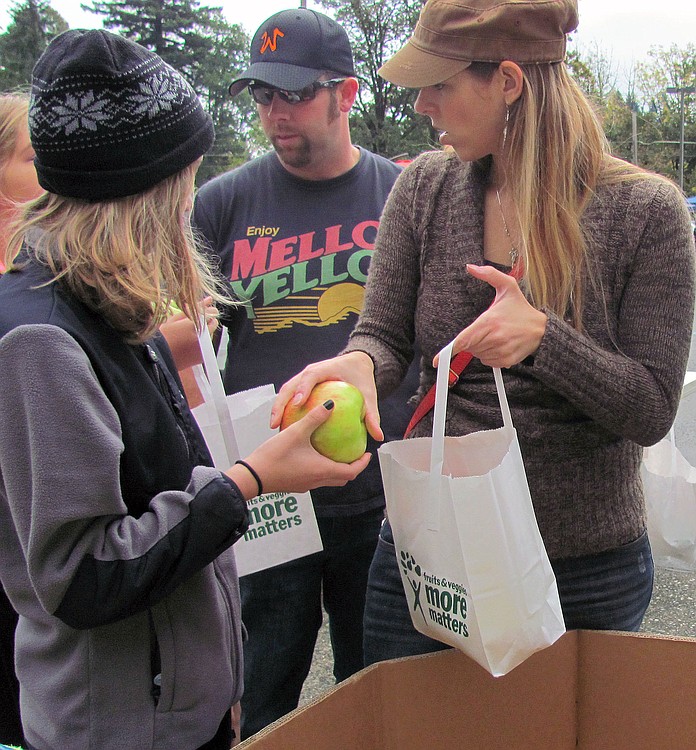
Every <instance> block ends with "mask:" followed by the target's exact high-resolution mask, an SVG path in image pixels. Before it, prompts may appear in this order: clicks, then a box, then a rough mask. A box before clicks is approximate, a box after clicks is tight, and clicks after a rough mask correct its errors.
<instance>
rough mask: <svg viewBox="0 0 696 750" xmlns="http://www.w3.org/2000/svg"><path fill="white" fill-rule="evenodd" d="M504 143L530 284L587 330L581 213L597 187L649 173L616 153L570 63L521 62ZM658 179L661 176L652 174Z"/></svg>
mask: <svg viewBox="0 0 696 750" xmlns="http://www.w3.org/2000/svg"><path fill="white" fill-rule="evenodd" d="M520 67H521V68H522V70H523V73H524V88H523V92H522V95H521V96H520V98H519V99H518V100H517V101H516V102H515V103H514V104H513V105H512V106H511V108H510V117H509V122H508V125H507V134H506V139H505V141H506V142H505V145H504V149H505V151H504V158H505V159H506V173H507V175H508V180H507V188H508V190H509V191H510V193H511V195H512V198H513V201H514V204H515V206H516V208H517V212H518V218H519V222H520V228H521V232H522V242H521V245H522V248H523V254H524V258H523V261H524V264H525V284H526V287H525V290H526V292H527V294H528V295H529V298H530V301H531V302H532V304H533V305H534V306H535V307H537V308H542V307H544V308H547V309H549V310H551V311H553V312H554V313H556V314H557V315H559V316H561V317H568V318H569V320H570V321H571V323H572V325H573V326H574V327H576V328H578V329H582V310H583V301H584V291H585V290H584V279H585V278H586V276H587V272H588V270H589V269H588V267H587V252H586V244H585V238H584V236H583V232H582V226H581V223H580V219H581V216H582V213H583V211H584V210H585V208H586V206H587V204H588V202H589V201H590V199H591V198H592V196H593V194H594V192H595V190H596V188H597V186H598V185H599V184H601V183H609V182H620V181H623V180H631V179H636V178H640V177H645V178H647V177H648V176H649V174H650V173H648V172H645V171H644V170H642V169H639V168H638V167H635V166H634V165H632V164H628V163H627V162H623V161H621V160H619V159H615V158H613V157H612V156H611V154H610V148H609V144H608V142H607V139H606V137H605V135H604V131H603V128H602V125H601V123H600V121H599V119H598V117H597V116H596V114H595V112H594V110H593V108H592V106H591V105H590V103H589V101H588V100H587V98H586V97H585V95H584V94H583V92H582V91H581V89H580V88H579V86H578V85H577V83H576V82H575V81H574V80H573V78H572V77H571V75H570V73H569V72H568V70H567V68H566V66H565V64H563V63H559V64H544V65H521V66H520ZM654 177H655V178H657V176H654Z"/></svg>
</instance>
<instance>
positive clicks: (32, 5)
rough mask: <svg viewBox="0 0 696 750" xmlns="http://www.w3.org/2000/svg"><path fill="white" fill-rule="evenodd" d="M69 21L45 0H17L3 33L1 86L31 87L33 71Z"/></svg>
mask: <svg viewBox="0 0 696 750" xmlns="http://www.w3.org/2000/svg"><path fill="white" fill-rule="evenodd" d="M67 28H68V24H67V23H66V22H65V21H64V20H63V18H62V17H61V16H60V15H59V14H58V13H56V11H55V10H53V8H51V7H50V5H49V4H48V2H46V1H45V0H24V2H16V3H15V4H14V5H13V6H12V7H11V9H10V22H9V23H8V25H7V30H6V31H5V32H4V33H3V34H0V90H2V91H9V90H12V89H18V88H20V89H28V88H29V86H30V85H31V71H32V69H33V68H34V64H35V63H36V61H37V60H38V59H39V57H40V56H41V53H42V52H43V51H44V50H45V49H46V47H47V46H48V43H49V42H50V41H51V39H52V38H53V37H54V36H56V35H57V34H60V33H61V32H63V31H65V30H66V29H67Z"/></svg>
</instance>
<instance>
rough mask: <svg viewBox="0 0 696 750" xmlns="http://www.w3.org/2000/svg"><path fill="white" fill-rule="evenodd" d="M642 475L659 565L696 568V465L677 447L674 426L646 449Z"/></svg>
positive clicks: (654, 548) (654, 556) (652, 547)
mask: <svg viewBox="0 0 696 750" xmlns="http://www.w3.org/2000/svg"><path fill="white" fill-rule="evenodd" d="M641 477H642V479H643V489H644V492H645V504H646V507H647V514H648V538H649V539H650V547H651V549H652V555H653V560H654V561H655V565H656V566H657V567H659V568H667V569H670V570H683V571H690V572H693V571H696V468H695V467H693V466H692V465H691V464H690V463H689V462H688V461H687V460H686V458H685V457H684V456H683V455H682V453H681V451H680V450H679V448H677V445H676V441H675V435H674V430H671V431H670V434H669V435H668V437H666V438H663V439H662V440H660V442H659V443H657V445H653V446H651V447H649V448H646V449H645V450H644V451H643V463H642V465H641Z"/></svg>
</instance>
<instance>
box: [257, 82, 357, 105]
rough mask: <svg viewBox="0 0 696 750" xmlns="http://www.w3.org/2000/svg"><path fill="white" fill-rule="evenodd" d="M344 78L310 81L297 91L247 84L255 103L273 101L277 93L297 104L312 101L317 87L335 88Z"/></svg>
mask: <svg viewBox="0 0 696 750" xmlns="http://www.w3.org/2000/svg"><path fill="white" fill-rule="evenodd" d="M345 80H346V79H345V78H332V79H331V80H330V81H314V83H310V84H309V86H305V87H304V88H303V89H300V90H299V91H286V90H285V89H277V88H275V86H267V85H266V84H265V83H252V84H249V93H250V94H251V95H252V97H253V99H254V101H255V102H256V103H257V104H264V105H266V106H268V105H269V104H270V103H271V102H272V101H273V96H274V94H277V95H278V96H279V97H280V98H281V99H282V100H283V101H284V102H287V103H288V104H299V103H300V102H309V101H312V99H314V97H315V96H316V95H317V91H319V89H332V88H335V87H336V86H338V84H339V83H343V81H345Z"/></svg>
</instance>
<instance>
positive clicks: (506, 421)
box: [430, 341, 513, 475]
mask: <svg viewBox="0 0 696 750" xmlns="http://www.w3.org/2000/svg"><path fill="white" fill-rule="evenodd" d="M453 345H454V342H453V341H451V342H450V343H449V344H447V346H445V347H444V348H443V349H442V351H441V352H440V359H439V360H438V365H437V380H436V381H435V411H434V414H433V440H432V452H431V455H430V473H431V474H438V475H440V474H442V465H443V463H444V457H445V417H446V416H447V393H448V391H449V388H448V383H447V379H448V375H449V365H450V362H451V360H452V347H453ZM493 377H494V378H495V388H496V390H497V392H498V401H499V403H500V411H501V412H502V414H503V425H504V426H505V427H506V428H510V429H511V428H512V426H513V425H512V415H511V414H510V406H509V405H508V400H507V395H506V393H505V385H504V384H503V375H502V373H501V371H500V368H499V367H494V368H493Z"/></svg>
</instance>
